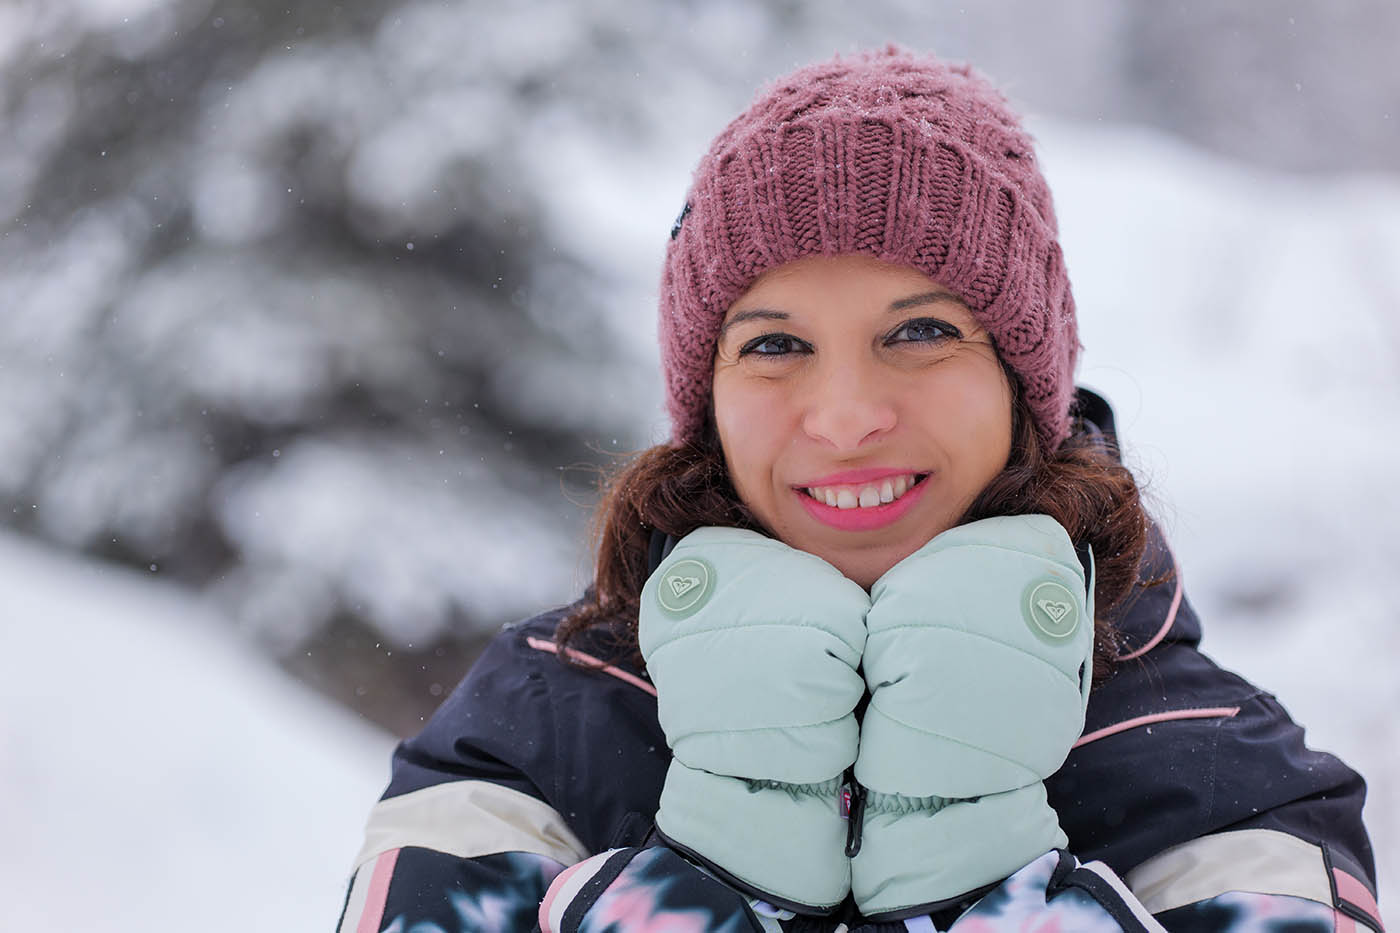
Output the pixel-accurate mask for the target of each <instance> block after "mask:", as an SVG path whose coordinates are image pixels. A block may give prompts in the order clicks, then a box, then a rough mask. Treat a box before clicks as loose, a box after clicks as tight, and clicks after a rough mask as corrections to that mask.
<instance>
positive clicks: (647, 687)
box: [525, 635, 656, 696]
mask: <svg viewBox="0 0 1400 933" xmlns="http://www.w3.org/2000/svg"><path fill="white" fill-rule="evenodd" d="M525 643H526V644H527V645H529V646H530V647H531V648H534V649H535V650H536V651H548V652H549V653H550V654H558V653H559V646H558V645H556V644H555V643H554V642H552V641H546V640H545V639H543V638H536V637H534V636H533V635H531V636H530V637H529V638H526V639H525ZM566 650H567V651H568V654H569V657H571V658H573V659H574V660H575V661H582V662H583V663H584V664H586V665H588V666H589V667H591V668H594V669H595V670H599V671H602V672H603V673H604V674H610V675H611V676H613V677H616V678H617V679H618V680H620V681H622V682H623V683H629V684H631V685H632V686H634V687H636V688H637V689H638V690H641V691H642V692H644V693H650V694H651V695H652V696H656V688H655V687H653V686H652V685H651V684H649V683H647V682H646V681H645V680H642V678H640V677H638V676H637V675H635V674H629V673H627V672H626V671H624V670H622V669H621V668H619V667H613V666H612V665H611V664H609V663H607V662H606V661H603V660H601V659H599V658H595V657H593V655H591V654H585V653H584V652H582V651H575V650H574V649H573V648H568V649H566Z"/></svg>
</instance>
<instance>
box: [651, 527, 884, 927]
mask: <svg viewBox="0 0 1400 933" xmlns="http://www.w3.org/2000/svg"><path fill="white" fill-rule="evenodd" d="M869 606H870V599H869V597H868V596H867V595H866V593H865V591H864V590H863V589H861V587H860V586H858V585H857V584H855V583H853V582H852V581H850V580H848V579H846V578H845V577H844V576H842V575H841V573H840V571H838V570H836V568H834V567H832V566H831V565H830V564H828V563H826V562H825V561H823V560H822V559H821V558H818V557H815V556H813V555H811V554H808V553H805V552H803V551H798V550H794V549H792V548H790V547H788V546H787V545H785V544H783V543H782V542H780V541H777V540H774V539H772V538H767V537H764V536H763V535H760V534H757V533H755V532H751V531H742V530H739V529H734V528H701V529H699V530H697V531H694V532H692V533H691V534H689V535H687V536H686V537H685V538H683V539H682V540H681V541H680V543H679V544H677V545H676V547H675V549H674V550H673V551H672V552H671V554H670V555H669V556H668V557H667V558H666V560H665V561H663V562H662V564H661V565H660V566H659V567H658V568H657V569H656V572H655V573H653V574H652V575H651V577H650V578H649V579H648V580H647V583H646V586H645V587H644V588H643V590H642V599H641V613H640V617H639V620H638V625H639V632H638V635H639V640H640V643H641V649H642V656H643V657H644V658H645V659H646V665H647V671H648V673H649V674H650V675H651V679H652V682H653V683H654V684H655V685H656V690H657V713H658V716H659V718H660V722H661V728H662V730H663V731H664V732H665V734H666V742H667V744H668V745H670V747H671V751H672V753H673V758H672V761H671V767H670V770H669V771H667V774H666V783H665V785H664V787H663V788H662V792H661V806H660V809H659V810H658V812H657V815H656V826H657V829H658V830H660V832H661V834H662V835H663V836H664V837H665V840H666V841H667V842H668V843H670V844H671V845H673V846H675V847H676V848H678V849H679V850H681V851H682V852H684V853H686V854H688V855H690V856H692V857H697V858H698V859H699V860H700V861H701V862H702V863H704V864H705V865H706V866H707V867H708V868H710V869H711V870H713V871H714V872H715V873H716V874H717V875H718V876H719V877H721V878H723V879H725V880H726V881H732V882H737V884H738V885H739V886H740V887H743V888H746V889H748V890H749V891H752V892H757V893H759V894H761V895H763V897H764V898H765V899H766V900H768V901H770V902H771V903H774V904H778V905H780V906H783V907H789V908H791V909H794V910H801V911H804V912H817V913H820V912H825V911H829V910H831V909H834V908H835V907H836V906H838V905H839V904H840V903H841V901H842V900H843V899H844V898H845V896H846V893H847V892H848V891H849V889H850V863H849V860H848V859H847V858H846V856H845V853H844V846H845V842H846V821H845V820H844V818H843V816H842V813H841V810H840V799H839V796H840V785H841V783H842V782H841V777H842V773H843V772H844V771H845V769H846V768H848V767H849V766H850V765H851V763H852V762H853V761H854V760H855V757H856V748H857V743H858V728H859V727H858V725H857V723H856V718H855V715H854V710H855V707H856V704H857V703H858V702H859V701H860V699H861V696H862V694H863V693H864V690H865V684H864V682H863V681H862V679H861V676H860V674H859V673H857V667H858V666H859V664H860V657H861V651H862V649H863V648H864V645H865V613H866V610H867V609H868V608H869Z"/></svg>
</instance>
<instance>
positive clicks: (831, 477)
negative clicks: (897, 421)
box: [794, 467, 927, 489]
mask: <svg viewBox="0 0 1400 933" xmlns="http://www.w3.org/2000/svg"><path fill="white" fill-rule="evenodd" d="M925 472H927V471H925V470H911V469H903V468H899V467H866V468H865V469H862V470H845V471H844V472H841V473H830V474H828V475H826V476H822V477H819V478H818V479H811V480H807V481H806V482H802V483H795V484H794V486H796V488H799V489H802V488H810V487H812V486H858V485H860V484H862V483H874V482H878V481H880V480H882V479H885V478H887V477H890V476H911V475H912V476H919V475H921V474H923V473H925Z"/></svg>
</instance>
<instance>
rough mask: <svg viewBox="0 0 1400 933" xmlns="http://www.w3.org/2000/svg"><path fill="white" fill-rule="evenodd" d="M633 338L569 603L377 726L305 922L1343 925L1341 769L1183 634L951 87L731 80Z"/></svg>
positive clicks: (1021, 197) (1012, 123)
mask: <svg viewBox="0 0 1400 933" xmlns="http://www.w3.org/2000/svg"><path fill="white" fill-rule="evenodd" d="M660 334H661V346H662V363H663V367H664V370H665V374H666V386H667V403H668V409H669V412H670V415H671V418H672V424H673V436H672V440H671V443H670V444H668V445H664V446H662V447H658V448H653V449H652V450H649V451H646V452H644V453H643V454H642V455H641V456H639V457H638V458H637V459H636V460H635V461H634V462H633V463H632V464H631V465H629V466H628V467H627V468H626V469H624V470H623V471H622V472H621V474H620V475H619V476H618V477H617V478H616V480H615V481H614V483H613V485H612V487H611V489H610V491H609V493H608V495H607V497H606V499H605V501H604V502H603V504H602V506H601V509H600V521H601V525H600V527H601V535H600V547H599V554H598V562H597V575H596V580H595V585H594V586H593V587H591V588H590V589H589V592H588V593H587V594H585V596H584V597H583V598H582V599H581V600H580V601H579V602H578V603H576V604H574V605H572V606H569V607H566V608H564V609H560V610H556V611H554V612H551V613H546V614H544V615H542V616H540V617H538V618H535V619H532V620H529V621H528V622H525V623H522V624H520V625H518V626H515V627H512V628H510V629H508V630H507V631H505V632H503V633H502V634H501V635H500V636H499V637H498V638H497V639H496V640H495V641H494V642H493V644H492V645H491V646H490V648H488V650H487V651H486V653H485V654H484V655H483V657H482V658H481V660H480V661H479V662H478V663H477V665H476V667H475V668H474V669H473V670H472V672H471V673H470V674H469V675H468V676H467V678H466V679H465V681H464V682H463V683H462V684H461V686H460V687H458V689H457V690H456V691H455V692H454V693H453V695H452V697H451V698H450V699H449V700H448V701H447V702H446V703H444V704H443V706H442V708H441V709H440V710H439V711H438V713H437V714H436V715H435V716H434V717H433V719H432V721H431V722H430V723H429V724H428V726H427V727H426V728H425V729H424V731H423V732H422V734H420V735H419V736H417V737H415V738H413V739H410V740H408V741H406V742H404V743H403V744H402V745H401V746H400V747H399V749H398V750H397V752H396V754H395V759H394V770H393V777H392V779H391V782H390V785H389V788H388V790H387V791H386V793H385V795H384V798H383V799H382V800H381V801H380V803H379V804H378V805H377V806H376V807H375V809H374V812H373V813H372V815H371V817H370V821H369V826H368V830H367V839H366V843H365V846H364V849H363V850H362V852H361V853H360V857H359V859H358V861H357V870H356V874H355V876H354V879H353V881H352V884H351V887H350V891H349V894H348V898H347V904H346V908H345V911H344V914H343V917H342V923H341V930H356V931H369V930H375V931H378V930H396V931H408V930H439V929H440V930H448V931H455V930H468V929H470V930H516V929H520V930H528V929H531V928H533V926H534V925H535V924H536V923H537V922H538V923H539V925H540V926H541V928H542V929H545V930H558V931H563V930H569V931H573V930H584V931H587V930H603V929H611V930H630V929H666V930H692V929H694V930H704V929H726V930H778V929H783V930H799V929H822V930H835V929H843V928H844V929H868V930H902V929H926V930H927V929H935V928H937V929H948V928H950V927H951V928H952V929H958V930H963V931H971V930H974V929H975V930H1000V929H1022V928H1023V926H1022V924H1024V923H1027V922H1030V923H1033V924H1040V923H1043V924H1044V925H1045V926H1046V927H1047V928H1059V929H1073V930H1096V929H1156V928H1162V927H1164V928H1166V929H1172V930H1217V929H1220V930H1223V929H1237V928H1238V929H1245V928H1255V927H1258V928H1261V929H1262V928H1263V927H1264V925H1266V924H1268V923H1276V924H1281V925H1282V926H1279V927H1278V928H1283V927H1285V926H1286V927H1287V928H1288V929H1297V930H1302V929H1317V930H1324V929H1325V930H1332V929H1337V930H1342V929H1359V928H1368V927H1369V928H1373V929H1379V928H1380V922H1379V919H1378V917H1377V912H1376V906H1375V896H1374V882H1373V880H1372V879H1373V878H1374V866H1373V864H1372V857H1371V852H1370V846H1369V842H1368V840H1367V837H1366V833H1365V830H1364V828H1363V827H1362V824H1361V820H1360V812H1361V805H1362V801H1363V799H1364V795H1365V788H1364V784H1363V783H1362V781H1361V779H1360V778H1359V777H1358V776H1357V775H1356V774H1355V773H1354V772H1352V771H1351V770H1349V769H1348V768H1347V767H1346V766H1345V765H1343V764H1342V763H1341V762H1339V761H1337V760H1336V759H1335V758H1332V757H1330V756H1327V755H1322V754H1318V753H1316V752H1312V751H1310V750H1308V749H1307V748H1305V747H1304V745H1303V743H1302V730H1301V729H1299V728H1298V727H1297V726H1296V725H1294V724H1293V723H1292V722H1291V721H1290V720H1289V718H1288V716H1287V714H1286V713H1285V712H1284V711H1283V709H1282V708H1281V707H1280V706H1279V705H1278V704H1277V703H1276V702H1275V701H1274V700H1273V698H1272V697H1271V696H1269V695H1268V694H1265V693H1263V692H1262V691H1260V690H1258V689H1257V688H1254V687H1252V686H1251V685H1249V684H1247V683H1245V682H1244V681H1242V680H1240V679H1239V678H1237V677H1235V676H1234V675H1232V674H1229V673H1226V672H1224V671H1221V670H1219V669H1218V668H1216V667H1215V666H1214V665H1213V664H1212V663H1211V662H1210V661H1209V660H1207V659H1206V658H1205V657H1204V656H1202V655H1201V654H1199V653H1198V652H1197V650H1196V643H1197V641H1198V639H1199V635H1200V630H1199V627H1198V625H1197V622H1196V620H1195V616H1194V614H1193V612H1192V611H1191V609H1190V607H1189V605H1188V604H1187V603H1186V601H1185V600H1184V598H1183V595H1182V591H1181V586H1180V581H1179V579H1178V578H1177V577H1176V575H1175V574H1174V569H1173V562H1172V558H1171V556H1170V553H1169V552H1168V550H1167V548H1166V546H1165V543H1164V542H1163V541H1162V539H1161V537H1160V535H1159V534H1158V532H1157V530H1156V529H1155V527H1154V526H1152V525H1151V523H1150V522H1149V521H1148V519H1147V517H1146V516H1145V514H1144V513H1143V510H1142V507H1141V505H1140V503H1139V499H1138V494H1137V488H1136V485H1135V484H1134V482H1133V478H1132V476H1131V474H1130V473H1129V472H1128V471H1127V470H1126V469H1125V468H1124V467H1123V466H1122V465H1121V464H1120V463H1119V462H1118V460H1117V459H1116V453H1115V438H1114V430H1113V421H1112V415H1111V413H1110V411H1109V409H1108V407H1107V405H1106V404H1105V403H1104V402H1103V401H1102V400H1101V399H1098V398H1097V397H1095V396H1094V395H1092V394H1091V393H1088V392H1085V391H1082V390H1081V391H1079V392H1078V393H1076V392H1075V390H1074V387H1073V383H1072V374H1073V369H1074V363H1075V359H1076V356H1077V352H1078V340H1077V336H1076V329H1075V318H1074V304H1073V299H1072V296H1071V294H1070V288H1069V282H1068V279H1067V277H1066V274H1065V269H1064V265H1063V263H1062V261H1061V255H1060V250H1059V245H1058V243H1057V242H1056V229H1055V219H1054V213H1053V208H1052V206H1051V200H1050V193H1049V191H1048V189H1047V188H1046V186H1045V183H1044V180H1043V179H1042V177H1041V175H1040V173H1039V170H1038V168H1037V165H1036V159H1035V154H1034V151H1033V150H1032V148H1031V144H1030V140H1029V139H1028V137H1027V136H1026V134H1025V133H1024V132H1023V131H1022V130H1021V128H1020V126H1019V123H1018V121H1017V119H1016V118H1015V116H1014V115H1013V114H1012V113H1011V112H1010V111H1009V109H1008V108H1007V106H1006V104H1005V101H1004V100H1003V99H1002V98H1001V97H1000V95H998V94H997V93H996V92H995V91H994V90H993V89H992V88H991V87H990V86H989V85H987V84H986V83H985V82H984V81H983V80H982V79H981V78H980V77H978V76H977V75H976V74H974V73H973V72H971V71H970V70H968V69H966V68H961V67H951V66H947V65H944V64H941V63H939V62H937V61H933V60H929V59H921V58H917V57H913V56H910V55H907V54H904V53H901V52H898V51H897V50H893V49H891V50H887V51H885V52H883V53H877V54H870V55H866V56H862V57H860V58H858V59H855V60H838V61H834V62H831V63H827V64H823V65H818V66H815V67H810V68H806V69H803V70H801V71H798V72H797V73H795V74H793V75H791V76H789V77H787V78H784V79H782V80H780V81H778V82H777V83H775V84H774V85H772V86H771V87H770V88H769V89H767V90H766V91H765V92H764V93H762V94H761V95H760V96H759V98H758V99H757V100H756V101H755V103H754V104H753V105H752V106H751V107H750V108H749V110H747V111H746V112H745V113H744V114H742V115H741V116H740V117H738V118H737V119H736V120H735V121H734V122H733V123H731V124H730V126H729V127H728V128H727V129H726V130H725V131H724V132H723V133H722V134H720V136H719V137H718V139H716V140H715V142H714V144H713V146H712V147H711V149H710V151H709V153H708V154H707V155H706V156H705V158H704V159H703V160H702V162H701V164H700V167H699V169H698V170H697V173H696V177H695V180H694V183H693V186H692V189H691V191H690V194H689V197H688V199H687V201H686V205H685V209H684V210H683V211H682V212H681V215H680V217H679V218H678V220H677V222H676V225H675V227H674V228H673V230H672V231H671V241H670V244H669V248H668V252H667V257H666V264H665V270H664V275H663V281H662V288H661V315H660ZM1081 860H1083V861H1081Z"/></svg>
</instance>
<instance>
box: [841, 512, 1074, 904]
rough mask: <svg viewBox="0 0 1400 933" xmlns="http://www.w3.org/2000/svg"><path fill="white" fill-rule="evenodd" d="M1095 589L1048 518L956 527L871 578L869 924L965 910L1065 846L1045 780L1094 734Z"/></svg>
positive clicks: (865, 757) (864, 869) (864, 850)
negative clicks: (1088, 725) (1088, 719)
mask: <svg viewBox="0 0 1400 933" xmlns="http://www.w3.org/2000/svg"><path fill="white" fill-rule="evenodd" d="M1092 589H1093V584H1092V580H1090V581H1088V582H1087V583H1086V581H1085V574H1084V570H1083V567H1082V565H1081V564H1080V561H1079V558H1078V556H1077V555H1076V554H1075V549H1074V544H1073V543H1072V542H1071V541H1070V538H1069V535H1068V534H1067V533H1066V531H1065V530H1064V528H1063V527H1061V526H1060V525H1059V523H1057V522H1056V521H1055V520H1054V519H1052V518H1050V517H1049V516H1046V515H1021V516H1006V517H998V518H990V519H986V520H983V521H978V522H972V523H969V524H966V525H961V526H958V527H955V528H952V529H950V530H949V531H946V532H944V533H943V534H940V535H938V536H937V537H935V538H933V539H932V540H931V541H929V542H928V543H927V544H926V545H924V546H923V547H922V548H920V549H919V550H918V551H916V552H914V553H913V554H911V555H910V556H908V557H906V558H905V559H904V560H902V561H900V562H899V563H898V564H896V565H895V566H894V567H892V568H890V570H889V571H887V572H886V573H885V575H884V576H882V577H881V578H880V579H879V580H877V581H876V582H875V585H874V586H873V587H872V588H871V591H870V595H871V608H870V612H869V613H868V614H867V616H866V625H867V629H868V636H867V641H866V649H865V657H864V670H865V680H866V683H867V684H868V686H869V689H870V693H871V699H870V704H869V706H868V707H867V709H866V711H865V716H864V719H863V720H862V723H861V740H860V755H859V757H858V758H857V760H856V766H855V774H856V780H857V781H858V782H859V783H860V784H861V785H862V786H863V787H864V788H865V793H866V795H867V797H866V801H865V814H864V822H863V824H862V829H861V836H860V849H859V851H858V853H857V854H856V856H855V858H854V860H853V862H852V882H851V886H852V891H853V892H854V894H855V899H856V903H857V905H858V906H859V907H860V909H861V912H862V913H863V914H865V915H866V916H867V917H872V916H881V915H884V916H895V915H904V914H907V913H909V912H911V911H913V910H914V909H915V908H920V907H928V906H930V905H937V904H941V903H944V902H952V901H955V900H957V899H958V898H960V897H962V896H963V895H966V894H968V893H969V892H973V891H976V890H977V889H979V888H982V887H985V886H987V885H989V884H992V883H994V882H997V881H999V880H1000V879H1002V878H1004V877H1006V876H1008V875H1010V874H1012V873H1013V872H1015V871H1016V870H1017V869H1019V868H1021V867H1022V866H1024V865H1026V864H1027V863H1028V862H1031V861H1032V860H1034V859H1036V858H1037V857H1039V856H1041V855H1042V854H1044V853H1045V852H1047V851H1049V850H1050V849H1053V848H1057V847H1061V846H1064V845H1065V843H1066V838H1065V835H1064V833H1063V832H1062V831H1061V829H1060V825H1059V818H1058V817H1057V815H1056V814H1055V811H1054V810H1053V809H1052V808H1051V807H1050V805H1049V803H1048V802H1047V801H1046V796H1045V787H1044V784H1043V783H1042V782H1043V781H1044V779H1045V778H1047V777H1049V776H1050V775H1051V774H1053V773H1054V772H1055V771H1056V770H1057V769H1058V768H1059V767H1060V765H1061V764H1063V763H1064V760H1065V757H1066V756H1067V755H1068V754H1069V750H1070V747H1071V746H1072V745H1073V744H1074V741H1075V740H1076V739H1077V738H1078V737H1079V734H1080V732H1081V731H1082V730H1083V727H1084V710H1085V706H1086V705H1087V703H1088V697H1089V684H1090V680H1091V678H1092V674H1093V670H1092V668H1093V662H1092V651H1093V642H1094V622H1093V599H1092V595H1091V594H1092Z"/></svg>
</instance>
